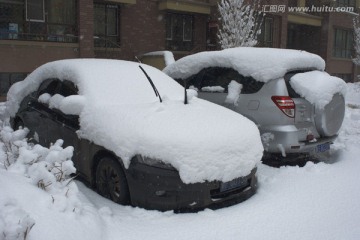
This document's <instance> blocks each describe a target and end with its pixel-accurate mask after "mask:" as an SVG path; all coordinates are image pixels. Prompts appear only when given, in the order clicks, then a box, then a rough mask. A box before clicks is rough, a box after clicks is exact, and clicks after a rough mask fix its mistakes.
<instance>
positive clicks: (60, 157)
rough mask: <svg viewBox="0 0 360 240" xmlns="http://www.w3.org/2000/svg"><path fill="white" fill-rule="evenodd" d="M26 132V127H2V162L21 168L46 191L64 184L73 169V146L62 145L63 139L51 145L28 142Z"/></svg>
mask: <svg viewBox="0 0 360 240" xmlns="http://www.w3.org/2000/svg"><path fill="white" fill-rule="evenodd" d="M27 133H28V130H27V129H19V130H16V131H14V130H13V129H12V128H10V127H8V126H5V127H3V128H2V129H1V131H0V141H1V142H0V146H1V147H2V150H3V151H1V154H2V155H3V158H2V159H4V160H3V161H4V162H3V166H4V167H5V168H6V169H7V170H9V171H16V172H21V173H22V174H23V175H24V176H26V177H29V178H30V179H31V180H32V183H33V184H34V185H37V186H38V187H40V188H42V189H44V190H46V191H49V192H52V191H54V190H56V189H59V188H63V187H65V186H66V185H67V184H68V182H69V181H70V180H71V178H70V175H71V174H73V173H75V172H76V169H75V167H74V165H73V162H72V161H71V157H72V155H73V147H67V148H62V144H63V141H62V140H58V141H57V142H55V144H53V145H52V146H50V148H46V147H43V146H40V145H38V144H36V145H33V144H28V143H27V141H26V139H25V136H26V135H27Z"/></svg>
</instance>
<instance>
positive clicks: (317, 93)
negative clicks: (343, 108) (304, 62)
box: [290, 71, 347, 109]
mask: <svg viewBox="0 0 360 240" xmlns="http://www.w3.org/2000/svg"><path fill="white" fill-rule="evenodd" d="M290 84H291V87H292V88H293V89H294V90H295V91H296V92H297V93H298V94H300V95H301V96H302V97H304V98H305V99H306V100H308V101H309V102H311V103H312V104H314V105H315V106H316V107H318V108H320V109H322V108H324V107H325V106H326V105H327V104H328V103H329V102H330V101H331V100H332V98H333V96H334V94H336V93H340V94H342V95H343V96H346V89H347V86H346V83H345V82H344V81H343V80H342V79H340V78H338V77H333V76H330V75H329V74H328V73H326V72H320V71H311V72H304V73H298V74H295V75H294V76H293V77H291V79H290Z"/></svg>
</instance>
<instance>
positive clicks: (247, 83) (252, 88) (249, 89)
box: [238, 77, 265, 94]
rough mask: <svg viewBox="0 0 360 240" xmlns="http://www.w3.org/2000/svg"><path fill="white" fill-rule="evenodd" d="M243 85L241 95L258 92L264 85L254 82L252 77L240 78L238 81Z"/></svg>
mask: <svg viewBox="0 0 360 240" xmlns="http://www.w3.org/2000/svg"><path fill="white" fill-rule="evenodd" d="M238 82H239V83H241V84H242V85H243V88H242V90H241V93H242V94H252V93H256V92H258V91H260V89H261V88H262V87H263V86H264V84H265V83H263V82H259V81H256V80H255V79H253V78H252V77H241V80H240V81H238Z"/></svg>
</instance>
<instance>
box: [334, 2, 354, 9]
mask: <svg viewBox="0 0 360 240" xmlns="http://www.w3.org/2000/svg"><path fill="white" fill-rule="evenodd" d="M336 3H337V6H338V7H354V8H355V7H356V0H336Z"/></svg>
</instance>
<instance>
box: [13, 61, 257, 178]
mask: <svg viewBox="0 0 360 240" xmlns="http://www.w3.org/2000/svg"><path fill="white" fill-rule="evenodd" d="M141 66H142V67H143V68H144V69H145V71H146V72H147V74H148V75H149V76H150V77H151V78H152V80H153V82H154V85H155V86H156V87H157V89H158V92H159V93H160V94H161V97H162V99H163V102H162V103H160V102H159V99H158V98H157V97H156V95H155V94H154V90H153V88H152V87H151V84H150V83H149V82H148V79H146V77H145V75H144V74H143V72H142V71H141V70H140V69H139V64H137V63H132V62H126V61H117V60H99V59H77V60H62V61H57V62H52V63H48V64H46V65H43V66H42V67H40V68H38V69H37V70H35V71H34V72H33V73H31V74H30V75H29V76H28V77H27V78H26V79H25V80H24V81H23V82H19V83H16V84H14V85H13V86H12V87H11V88H10V90H9V93H8V103H7V104H8V111H9V113H10V115H11V116H14V115H15V113H16V111H17V109H18V107H19V103H20V102H21V100H22V98H23V97H25V96H26V95H27V94H29V93H30V92H32V91H34V90H35V89H37V87H38V86H39V85H40V84H41V82H42V81H44V80H45V79H48V78H57V79H60V80H65V79H66V80H69V81H72V82H74V83H75V84H76V85H77V87H78V89H79V94H80V95H81V96H82V97H83V100H82V101H80V102H81V105H82V107H83V108H82V111H81V113H80V114H79V115H80V119H79V121H80V130H79V132H78V134H79V136H80V137H82V138H84V139H88V140H90V141H92V142H94V143H95V144H97V145H99V146H103V147H105V148H106V149H108V150H110V151H112V152H114V153H115V154H116V155H117V156H119V157H120V158H121V159H122V161H123V163H124V165H125V167H128V166H129V165H130V161H131V159H132V158H133V157H134V156H135V155H136V154H140V155H142V156H146V157H149V158H153V159H159V160H161V161H163V162H165V163H168V164H171V165H172V166H174V167H175V168H176V169H177V170H178V171H179V173H180V177H181V179H182V181H183V182H184V183H195V182H204V181H213V180H220V181H229V180H232V179H234V178H237V177H240V176H245V175H248V174H249V173H250V172H251V170H252V169H253V168H254V167H255V166H256V165H257V164H258V163H259V161H260V159H261V157H262V153H263V148H262V144H261V140H260V136H259V130H258V128H257V127H256V125H255V124H254V123H253V122H251V121H250V120H248V119H247V118H245V117H243V116H241V115H240V114H237V113H235V112H233V111H231V110H228V109H225V108H223V107H220V106H217V105H215V104H212V103H209V102H207V101H204V100H201V99H198V98H196V97H193V98H191V99H189V104H187V105H184V103H183V102H184V88H183V87H182V86H180V85H179V84H178V83H176V82H175V81H174V80H173V79H171V78H170V77H168V76H166V75H165V74H164V73H162V72H161V71H159V70H157V69H155V68H152V67H150V66H147V65H141ZM65 99H66V98H63V97H62V96H57V95H55V96H52V97H50V98H48V96H44V97H41V98H40V99H39V101H49V104H50V106H51V107H56V108H60V109H61V106H62V103H63V101H64V100H65ZM70 102H71V101H70ZM204 142H206V144H204Z"/></svg>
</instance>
